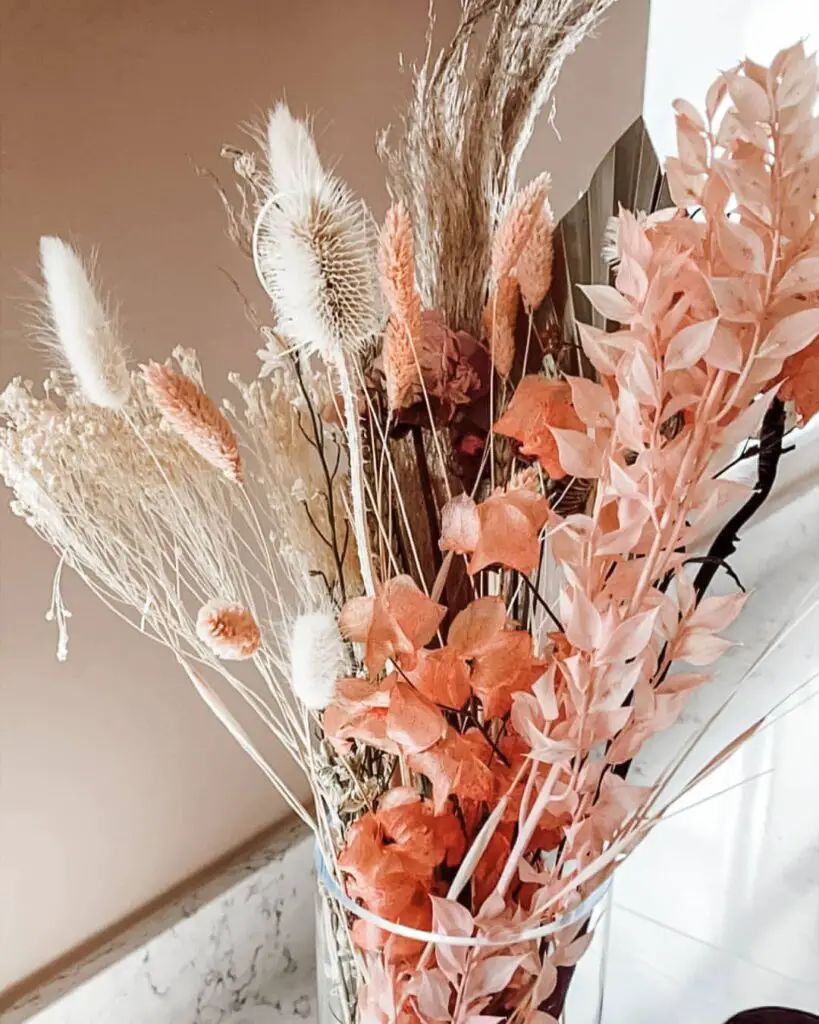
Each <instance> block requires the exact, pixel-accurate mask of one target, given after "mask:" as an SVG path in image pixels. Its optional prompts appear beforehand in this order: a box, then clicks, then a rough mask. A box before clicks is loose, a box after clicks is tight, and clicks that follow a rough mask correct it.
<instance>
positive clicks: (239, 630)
mask: <svg viewBox="0 0 819 1024" xmlns="http://www.w3.org/2000/svg"><path fill="white" fill-rule="evenodd" d="M196 635H197V636H198V637H199V639H200V640H201V641H202V643H203V644H205V645H206V646H207V647H209V648H210V649H211V650H212V651H213V653H214V654H215V655H216V657H217V658H221V659H222V660H223V661H245V660H246V659H247V658H252V657H253V655H254V654H255V653H256V651H258V649H259V645H260V644H261V642H262V638H261V633H260V632H259V627H258V626H257V624H256V620H255V619H254V618H253V616H252V615H251V614H250V612H249V611H248V610H247V609H246V608H243V607H242V606H241V605H239V604H233V603H231V602H230V601H221V600H219V599H218V598H216V599H214V600H213V601H208V603H207V604H205V605H202V607H201V608H200V609H199V614H198V615H197V617H196Z"/></svg>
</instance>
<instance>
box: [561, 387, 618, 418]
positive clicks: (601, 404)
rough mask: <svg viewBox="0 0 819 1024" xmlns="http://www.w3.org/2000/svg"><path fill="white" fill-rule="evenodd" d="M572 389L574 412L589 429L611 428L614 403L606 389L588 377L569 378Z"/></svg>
mask: <svg viewBox="0 0 819 1024" xmlns="http://www.w3.org/2000/svg"><path fill="white" fill-rule="evenodd" d="M566 380H567V381H568V383H569V386H570V387H571V389H572V405H573V406H574V411H575V412H576V413H577V415H578V416H579V417H580V419H581V420H582V421H583V422H584V423H585V424H586V426H587V427H602V426H611V424H612V423H613V422H614V415H615V409H614V402H613V401H612V398H611V395H610V394H609V393H608V391H606V389H605V388H604V387H603V386H602V385H600V384H597V383H595V381H593V380H589V378H588V377H567V378H566Z"/></svg>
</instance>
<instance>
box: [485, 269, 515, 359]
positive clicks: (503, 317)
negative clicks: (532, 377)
mask: <svg viewBox="0 0 819 1024" xmlns="http://www.w3.org/2000/svg"><path fill="white" fill-rule="evenodd" d="M519 295H520V291H519V289H518V282H517V280H516V279H515V278H514V277H511V276H509V275H505V276H504V277H502V278H500V280H499V281H498V282H497V284H496V285H495V287H494V289H493V290H492V292H491V294H490V296H489V299H488V300H487V303H486V306H485V307H484V311H483V326H484V331H485V332H486V336H487V338H489V346H490V352H491V353H492V363H493V365H494V367H495V370H496V372H497V373H499V374H500V375H501V377H508V376H509V373H510V371H511V369H512V363H513V362H514V360H515V325H516V323H517V319H518V297H519Z"/></svg>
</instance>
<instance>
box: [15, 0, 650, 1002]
mask: <svg viewBox="0 0 819 1024" xmlns="http://www.w3.org/2000/svg"><path fill="white" fill-rule="evenodd" d="M438 6H439V9H440V19H441V22H442V25H445V24H446V23H447V22H449V23H451V21H452V17H453V15H454V12H455V9H456V4H455V3H454V0H439V5H438ZM426 7H427V0H345V2H344V3H341V2H338V0H309V2H307V0H302V2H299V3H296V2H276V0H232V2H231V3H221V4H218V3H217V4H214V3H202V2H201V0H140V2H139V3H131V4H123V3H112V2H111V0H61V2H60V3H55V2H53V0H4V3H3V4H2V11H0V47H2V50H1V51H0V125H1V126H2V165H1V166H0V296H1V297H2V323H1V324H0V383H5V381H6V380H7V379H8V378H9V377H10V376H12V375H13V374H15V373H22V374H24V375H27V376H31V377H34V378H36V379H39V378H40V377H41V375H42V363H41V361H40V358H39V356H38V355H37V353H35V352H34V351H32V350H31V348H30V347H29V345H28V342H27V337H26V330H25V323H26V313H25V311H24V310H23V309H21V301H23V300H26V299H27V298H29V297H30V295H31V289H30V286H29V284H27V282H26V280H25V276H26V275H28V276H30V277H33V276H35V274H36V253H37V239H38V236H39V235H41V234H44V233H49V234H53V233H56V234H61V235H63V236H65V237H68V238H69V239H71V240H73V241H75V242H76V243H78V244H79V245H80V246H81V247H82V248H83V249H89V248H91V247H93V246H98V247H99V251H100V269H101V273H102V277H103V280H104V281H105V282H106V284H107V286H108V287H109V288H110V289H112V290H113V291H114V292H115V293H116V295H117V297H118V298H119V300H120V302H121V306H122V312H123V321H124V324H125V328H126V336H127V339H128V342H129V344H130V345H131V347H132V350H133V355H134V357H135V358H137V359H140V360H143V359H145V358H146V357H148V356H156V357H160V358H161V357H162V356H163V355H164V354H165V353H166V352H167V351H168V350H169V349H170V348H171V347H172V346H173V345H175V344H177V343H183V344H186V345H194V346H196V347H197V348H198V349H199V351H200V353H201V355H202V356H203V357H204V362H205V365H206V372H207V379H208V381H209V383H210V387H211V390H212V391H214V392H216V393H219V391H220V382H221V381H222V379H223V377H224V373H225V372H226V371H227V370H228V369H236V370H243V371H249V370H250V369H251V368H252V367H253V365H254V350H255V348H256V347H257V339H256V338H255V337H254V335H253V333H252V331H251V329H250V328H249V327H248V325H247V324H246V322H245V320H244V317H243V313H242V309H241V307H240V304H239V303H238V301H237V299H236V297H235V295H234V293H233V292H232V290H231V287H230V285H229V284H228V282H227V281H226V279H225V278H224V276H223V275H222V274H221V273H220V270H219V268H220V267H224V268H226V269H228V270H229V271H230V272H231V273H232V274H234V275H235V276H236V277H237V278H238V279H239V280H241V281H242V282H243V284H244V285H245V286H246V289H247V291H248V292H252V293H253V294H254V295H255V296H256V297H259V294H258V292H257V291H254V283H253V281H252V280H251V277H250V275H249V273H248V268H247V266H246V265H245V263H244V261H243V260H242V258H241V257H240V256H239V255H238V254H237V253H236V252H235V251H234V250H233V248H232V246H231V243H230V242H229V241H228V240H227V238H226V236H225V233H224V222H223V217H222V212H221V209H220V206H219V203H218V201H217V200H216V198H215V196H214V195H213V194H212V192H211V190H210V188H209V186H208V184H207V183H206V182H205V181H203V180H201V179H199V178H197V176H196V174H195V173H194V170H193V166H192V164H193V163H194V162H195V163H199V164H208V165H209V166H211V167H213V168H216V169H218V165H219V163H220V161H219V158H218V149H219V145H220V143H221V142H223V141H228V140H233V141H237V140H241V137H242V136H241V133H240V131H239V130H238V129H237V128H236V125H238V124H240V123H241V122H243V121H245V120H247V119H248V118H252V117H254V116H256V115H259V114H260V113H261V112H262V111H263V110H264V108H265V107H266V106H267V105H269V104H270V103H272V102H273V101H275V100H276V99H278V98H279V97H281V96H282V95H286V97H287V99H288V100H289V102H290V104H291V105H292V107H293V108H294V109H295V110H296V111H297V112H303V111H307V110H309V111H311V112H313V113H314V114H315V115H316V126H317V131H318V136H319V143H320V148H321V150H322V151H323V153H324V154H325V155H326V156H327V157H328V158H330V159H333V160H337V166H338V170H339V172H340V174H341V175H342V176H343V177H344V178H346V179H347V180H348V182H349V183H350V184H351V185H352V186H353V187H354V188H355V189H356V190H357V191H359V192H360V193H361V194H363V195H364V196H365V197H366V198H367V199H368V200H369V201H370V202H371V203H372V205H373V208H374V210H375V212H376V213H378V214H380V213H382V212H383V210H384V208H385V204H386V196H385V191H384V188H383V184H382V175H381V170H380V166H379V164H378V161H377V159H376V157H375V155H374V151H373V139H374V136H375V133H376V131H377V130H378V129H379V128H381V127H382V126H384V125H385V124H387V123H388V122H389V121H390V120H391V119H393V118H394V115H395V112H396V109H397V107H398V105H399V104H400V101H401V96H402V92H403V90H404V89H405V88H406V76H402V74H401V73H400V71H399V69H398V54H399V53H400V52H403V53H404V55H405V57H407V58H409V59H413V58H416V57H418V56H419V55H420V54H421V52H422V46H423V34H424V26H425V14H426ZM647 10H648V0H620V3H619V4H618V5H617V6H616V8H615V9H614V11H613V12H612V14H611V16H610V18H609V19H608V21H607V22H606V23H605V24H604V25H603V26H602V28H601V30H600V32H599V37H598V38H597V39H595V40H591V41H589V42H588V43H586V44H585V45H584V46H583V48H582V50H581V51H580V52H579V53H578V55H577V56H576V57H575V58H574V60H573V61H572V62H570V64H569V66H568V67H567V69H566V73H565V76H564V79H563V81H562V85H561V89H560V92H559V96H558V111H557V125H558V127H559V129H560V133H561V135H562V138H563V142H562V144H559V143H558V141H557V138H556V136H555V134H554V133H553V131H552V130H551V129H550V128H549V127H548V126H547V125H546V124H545V123H544V124H542V125H541V126H540V129H539V131H538V134H537V137H536V140H535V143H534V145H533V148H532V151H531V152H530V154H529V156H528V158H527V165H526V168H525V171H526V173H527V174H528V173H531V172H533V171H534V170H536V169H540V168H541V167H547V168H548V169H550V170H551V172H552V174H553V177H554V179H555V196H554V198H555V201H556V205H557V207H558V209H559V210H562V209H565V208H566V207H568V206H569V205H570V204H571V202H572V201H573V200H574V198H575V197H576V195H577V194H578V192H579V191H580V190H581V189H582V187H583V186H584V184H585V181H586V179H587V178H588V176H589V175H590V173H591V172H592V170H593V169H594V166H595V165H596V163H597V162H598V161H599V159H600V157H601V156H602V154H603V153H604V152H605V150H606V148H607V147H608V146H609V144H610V143H611V142H612V141H613V140H614V139H615V138H616V137H617V136H618V135H619V134H620V133H621V132H622V130H623V129H624V128H625V127H626V126H627V124H628V123H629V122H630V121H631V120H632V119H633V117H635V116H636V114H637V113H638V112H639V110H640V105H641V96H642V80H643V68H644V59H645V58H644V48H645V38H646V28H647ZM259 298H260V297H259ZM54 567H55V558H54V556H53V554H52V553H51V552H50V551H49V550H48V549H46V547H45V546H43V545H42V544H41V543H40V542H39V541H38V540H37V539H36V538H35V536H34V535H33V534H32V533H31V532H30V531H29V530H28V528H27V527H25V525H24V524H23V523H22V522H20V521H18V520H16V519H14V517H13V516H11V515H10V513H9V512H8V510H7V508H5V507H2V508H0V991H1V990H2V989H3V988H4V987H6V986H8V985H10V984H11V983H13V982H15V981H17V980H19V979H21V978H23V977H24V976H26V975H27V974H29V973H31V972H32V971H34V970H36V969H37V968H39V967H41V966H42V965H44V964H45V963H47V962H48V961H50V960H51V959H53V958H55V957H57V956H59V955H61V954H62V953H64V952H65V951H66V950H68V949H70V948H71V947H72V946H74V945H75V944H77V943H78V942H80V941H83V940H84V939H86V938H88V937H89V936H91V935H93V934H94V933H95V932H96V931H97V930H99V929H100V928H102V927H105V926H107V925H109V924H111V923H112V922H115V921H116V920H117V919H118V918H120V917H121V916H122V915H123V914H125V913H127V912H128V911H130V910H132V909H135V908H136V907H138V906H140V905H141V904H142V903H144V902H145V901H146V900H148V899H150V898H151V897H153V896H155V895H156V894H157V893H159V892H161V891H162V890H163V889H165V888H167V887H169V886H171V885H173V884H174V883H176V882H178V881H180V880H181V879H183V878H184V877H185V876H187V875H188V874H190V873H191V872H192V871H194V870H196V869H197V868H200V867H202V866H204V865H205V864H207V863H208V862H210V861H211V860H213V859H214V858H216V857H217V856H219V855H220V854H222V853H224V852H225V851H227V850H229V849H230V848H231V847H233V846H235V845H236V844H237V843H239V842H241V841H242V840H243V839H245V838H247V837H248V836H249V835H251V834H252V833H254V832H255V831H257V830H259V829H260V828H262V827H263V826H265V825H266V824H268V823H270V822H272V821H273V820H275V819H276V818H277V817H279V816H281V815H282V813H283V809H282V804H281V802H280V801H279V800H278V798H277V797H276V795H275V794H274V793H273V792H272V790H271V789H270V788H269V786H268V784H267V783H266V782H265V780H264V779H263V778H262V776H261V775H260V774H259V773H258V772H257V771H256V769H255V768H254V767H253V766H252V765H251V764H250V763H249V762H248V761H246V760H245V758H244V755H242V754H241V753H240V752H239V751H238V750H237V749H234V747H233V744H232V741H231V740H230V738H229V737H228V736H227V735H226V734H225V733H224V732H223V731H222V729H221V727H220V726H219V725H218V723H216V722H215V720H213V719H211V717H210V715H209V712H208V711H207V710H206V709H205V708H204V707H203V706H202V705H201V704H200V703H199V702H198V699H197V698H196V696H195V695H194V694H193V693H192V691H191V690H190V689H189V688H188V686H187V684H186V683H185V682H184V681H183V679H182V678H181V677H180V675H179V673H178V672H177V671H175V670H174V667H173V665H172V664H171V663H170V661H169V659H168V657H167V655H166V654H165V652H164V651H162V650H161V649H159V648H153V647H152V646H151V645H150V644H149V643H148V642H147V641H144V640H142V639H141V638H140V637H138V636H137V635H135V634H133V633H131V632H130V631H129V630H128V628H127V627H126V626H124V625H122V624H120V623H119V622H118V621H117V620H115V619H114V618H113V617H112V616H111V615H110V614H108V613H107V612H106V611H105V610H104V609H103V608H102V607H99V606H98V605H97V604H96V603H95V600H94V599H93V598H92V597H91V596H90V595H88V594H86V593H85V592H84V591H83V589H82V587H81V586H80V585H79V583H78V582H77V581H76V580H73V579H67V580H66V582H65V586H64V593H65V597H66V600H67V603H68V606H69V607H70V609H71V611H72V612H73V616H74V617H73V619H72V621H71V642H70V657H69V660H68V662H67V663H66V664H64V665H59V664H58V663H57V661H56V659H55V641H56V637H55V633H54V630H53V628H52V626H51V624H49V623H46V622H45V621H44V613H45V611H46V609H47V607H48V603H49V593H50V586H51V578H52V573H53V570H54Z"/></svg>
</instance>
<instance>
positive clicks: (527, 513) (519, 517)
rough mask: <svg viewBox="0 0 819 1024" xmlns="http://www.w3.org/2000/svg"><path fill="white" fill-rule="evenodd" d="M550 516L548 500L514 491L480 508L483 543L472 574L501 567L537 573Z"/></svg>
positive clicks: (488, 499) (475, 555) (472, 566)
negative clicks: (545, 526) (543, 534)
mask: <svg viewBox="0 0 819 1024" xmlns="http://www.w3.org/2000/svg"><path fill="white" fill-rule="evenodd" d="M548 515H549V505H548V502H547V501H546V499H545V498H544V497H542V496H541V495H539V494H533V493H532V492H531V491H529V490H526V489H520V488H514V489H512V490H509V491H507V492H506V493H505V494H495V495H493V496H492V497H491V498H487V499H486V501H484V502H482V503H481V504H480V505H479V506H478V516H479V519H480V524H481V532H480V539H479V541H478V545H477V547H476V548H475V551H474V553H473V555H472V558H471V559H470V562H469V572H470V573H472V574H474V573H476V572H480V570H481V569H483V568H485V567H486V566H487V565H493V564H495V563H499V564H500V565H505V566H506V567H507V568H509V569H517V570H518V571H519V572H525V573H530V572H534V570H535V569H536V568H537V566H538V563H539V561H540V539H539V538H540V531H541V529H542V527H543V525H544V524H545V522H546V520H547V518H548Z"/></svg>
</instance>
